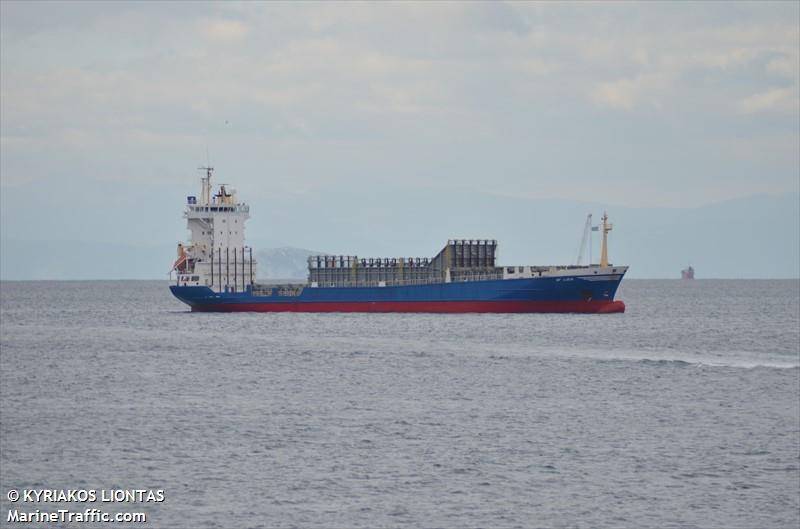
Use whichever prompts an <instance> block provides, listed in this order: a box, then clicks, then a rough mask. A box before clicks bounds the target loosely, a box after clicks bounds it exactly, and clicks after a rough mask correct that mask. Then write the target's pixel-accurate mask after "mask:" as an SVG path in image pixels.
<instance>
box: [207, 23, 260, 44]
mask: <svg viewBox="0 0 800 529" xmlns="http://www.w3.org/2000/svg"><path fill="white" fill-rule="evenodd" d="M199 26H200V30H201V32H202V33H203V35H205V37H206V38H208V39H209V40H212V41H216V42H220V43H234V42H240V41H242V40H244V38H245V37H247V34H248V33H249V32H250V28H249V27H248V26H247V25H246V24H244V23H243V22H239V21H238V20H225V19H203V20H201V21H200V22H199Z"/></svg>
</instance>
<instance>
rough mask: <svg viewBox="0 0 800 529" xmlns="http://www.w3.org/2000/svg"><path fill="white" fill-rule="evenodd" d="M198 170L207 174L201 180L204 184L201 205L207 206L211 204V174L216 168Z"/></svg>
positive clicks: (207, 167) (209, 167) (199, 168)
mask: <svg viewBox="0 0 800 529" xmlns="http://www.w3.org/2000/svg"><path fill="white" fill-rule="evenodd" d="M198 170H200V171H205V172H206V176H204V177H203V178H201V179H200V180H201V181H202V182H203V189H202V190H201V192H200V203H201V204H203V205H206V206H207V205H209V204H210V203H211V173H213V172H214V168H213V167H211V166H206V167H198Z"/></svg>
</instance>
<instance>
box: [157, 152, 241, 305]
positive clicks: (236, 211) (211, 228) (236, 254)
mask: <svg viewBox="0 0 800 529" xmlns="http://www.w3.org/2000/svg"><path fill="white" fill-rule="evenodd" d="M201 169H202V170H204V171H205V172H206V173H205V176H204V177H203V178H202V179H201V181H202V185H201V189H200V196H199V197H197V196H194V195H191V196H188V197H186V210H185V211H184V215H183V216H184V218H185V219H186V227H187V228H188V229H189V231H190V232H191V235H190V242H189V243H188V244H186V245H183V244H179V245H178V260H177V261H176V264H175V266H173V270H177V271H178V283H179V284H181V285H193V286H194V285H203V286H208V287H211V288H212V289H214V290H217V291H223V292H227V291H232V292H239V291H244V290H246V288H247V286H248V285H252V284H253V283H254V280H255V262H254V261H253V258H252V249H251V248H249V247H248V246H246V245H245V237H244V224H245V222H246V221H247V219H249V218H250V206H248V205H247V204H245V203H244V202H237V201H236V191H235V190H234V189H231V188H230V187H229V186H227V185H226V184H219V187H218V188H217V191H216V193H213V194H212V187H211V177H212V174H213V171H214V168H213V167H202V168H201Z"/></svg>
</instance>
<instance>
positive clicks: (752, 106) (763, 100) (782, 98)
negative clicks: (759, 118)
mask: <svg viewBox="0 0 800 529" xmlns="http://www.w3.org/2000/svg"><path fill="white" fill-rule="evenodd" d="M737 108H738V110H739V112H741V113H742V114H754V113H756V112H797V111H798V108H800V95H798V93H797V90H795V89H794V88H772V89H770V90H766V91H764V92H759V93H757V94H753V95H751V96H748V97H745V98H743V99H741V100H740V101H739V102H738V104H737Z"/></svg>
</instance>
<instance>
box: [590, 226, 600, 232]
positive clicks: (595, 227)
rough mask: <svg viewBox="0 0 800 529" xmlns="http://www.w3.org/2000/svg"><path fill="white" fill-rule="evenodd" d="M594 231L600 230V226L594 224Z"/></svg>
mask: <svg viewBox="0 0 800 529" xmlns="http://www.w3.org/2000/svg"><path fill="white" fill-rule="evenodd" d="M592 231H600V226H592Z"/></svg>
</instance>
